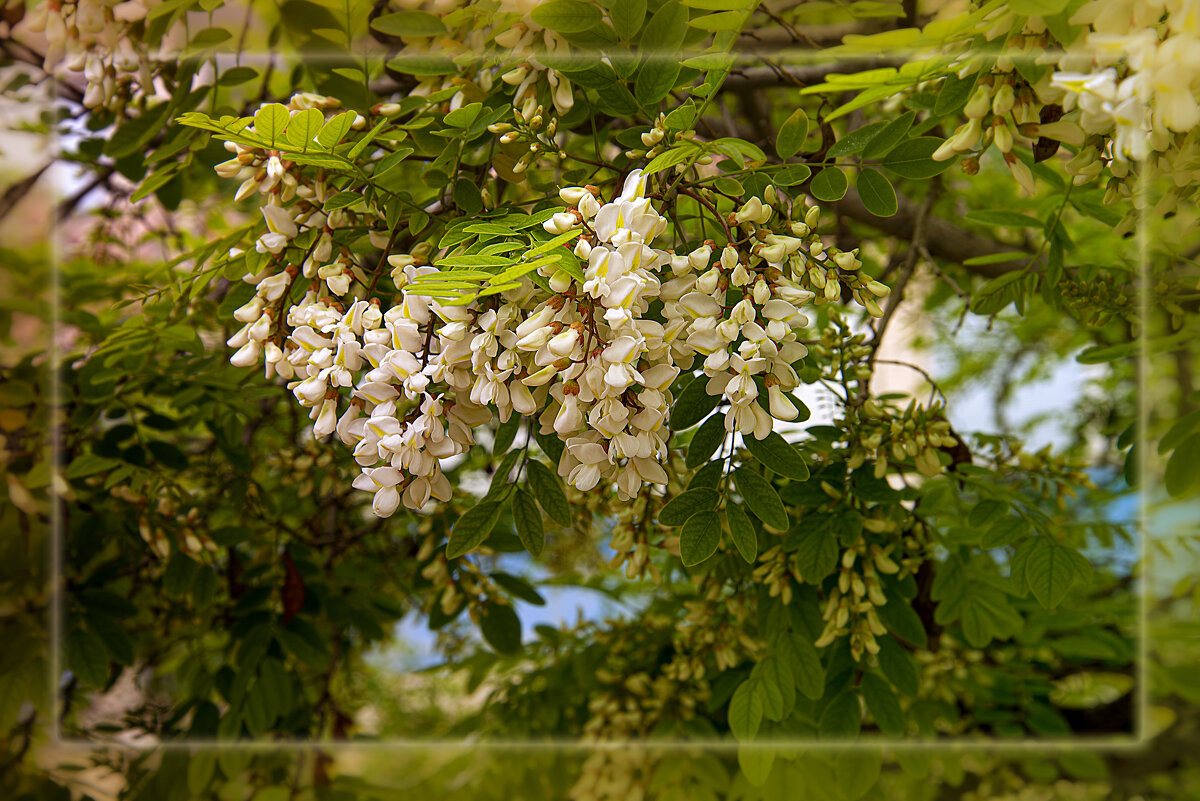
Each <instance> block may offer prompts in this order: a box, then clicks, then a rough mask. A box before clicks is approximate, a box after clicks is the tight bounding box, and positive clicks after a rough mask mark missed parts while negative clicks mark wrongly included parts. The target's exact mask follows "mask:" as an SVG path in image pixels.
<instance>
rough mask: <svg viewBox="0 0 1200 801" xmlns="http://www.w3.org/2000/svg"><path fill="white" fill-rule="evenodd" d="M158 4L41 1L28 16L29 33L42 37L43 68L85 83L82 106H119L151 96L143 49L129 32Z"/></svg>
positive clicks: (150, 1)
mask: <svg viewBox="0 0 1200 801" xmlns="http://www.w3.org/2000/svg"><path fill="white" fill-rule="evenodd" d="M158 4H159V0H47V1H46V2H43V3H40V4H38V5H37V6H36V7H35V8H33V9H32V10H31V11H30V16H29V19H28V28H29V30H31V31H33V32H36V33H41V34H43V35H44V36H45V38H46V53H45V61H44V66H45V69H46V71H47V72H49V73H53V72H54V71H55V70H56V69H57V68H58V66H59V65H60V64H62V65H65V66H66V67H67V69H69V70H71V71H72V72H79V73H82V74H83V76H84V78H85V79H86V80H87V88H86V89H85V91H84V95H83V105H85V106H87V107H88V108H90V109H108V110H110V111H112V110H116V109H118V108H119V107H121V106H122V105H123V104H124V103H126V102H127V101H128V100H130V99H135V98H137V97H139V96H140V95H141V94H142V93H144V92H147V91H149V92H150V93H153V85H154V80H153V67H152V65H151V63H150V61H151V60H150V57H149V53H148V50H147V46H146V45H145V43H144V42H142V40H141V38H140V37H139V36H137V35H136V34H135V32H134V31H133V30H132V29H133V27H134V26H135V25H137V24H138V23H141V22H142V21H143V20H144V19H145V18H146V14H147V12H149V11H150V10H151V9H153V8H154V7H155V6H157V5H158Z"/></svg>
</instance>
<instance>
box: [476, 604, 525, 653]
mask: <svg viewBox="0 0 1200 801" xmlns="http://www.w3.org/2000/svg"><path fill="white" fill-rule="evenodd" d="M479 630H480V632H481V633H482V634H483V638H484V639H485V640H487V643H488V645H490V646H492V648H494V649H495V650H496V651H497V652H499V653H502V654H515V653H518V652H519V651H520V650H521V618H519V617H518V616H517V613H516V610H514V609H513V608H512V607H511V606H509V605H508V604H501V603H496V602H494V601H493V602H491V603H486V604H484V605H483V606H482V607H481V609H480V612H479Z"/></svg>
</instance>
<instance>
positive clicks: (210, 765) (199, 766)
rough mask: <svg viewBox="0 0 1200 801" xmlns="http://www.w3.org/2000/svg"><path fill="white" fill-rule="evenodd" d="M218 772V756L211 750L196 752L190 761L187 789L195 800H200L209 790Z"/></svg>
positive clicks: (205, 749)
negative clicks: (209, 785)
mask: <svg viewBox="0 0 1200 801" xmlns="http://www.w3.org/2000/svg"><path fill="white" fill-rule="evenodd" d="M216 770H217V754H216V752H215V751H213V750H212V749H209V748H203V749H200V750H199V751H196V752H194V753H193V754H192V755H191V758H190V759H189V760H188V770H187V788H188V792H189V793H191V794H192V797H193V798H200V797H201V796H202V795H204V791H205V790H206V789H208V783H209V782H210V781H212V777H213V774H214V773H215V772H216Z"/></svg>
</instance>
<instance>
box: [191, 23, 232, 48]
mask: <svg viewBox="0 0 1200 801" xmlns="http://www.w3.org/2000/svg"><path fill="white" fill-rule="evenodd" d="M232 37H233V34H232V33H230V32H229V31H227V30H225V29H224V28H205V29H204V30H202V31H200V32H199V33H197V34H196V35H195V36H193V37H192V40H191V41H190V42H188V46H187V51H186V52H188V53H194V52H196V51H198V50H207V49H208V48H210V47H216V46H217V45H219V44H221V43H222V42H227V41H229V40H230V39H231V38H232Z"/></svg>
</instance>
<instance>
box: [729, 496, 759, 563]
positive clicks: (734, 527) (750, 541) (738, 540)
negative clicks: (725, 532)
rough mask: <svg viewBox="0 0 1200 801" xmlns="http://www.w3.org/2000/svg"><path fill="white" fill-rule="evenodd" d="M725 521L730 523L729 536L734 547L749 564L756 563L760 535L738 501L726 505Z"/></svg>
mask: <svg viewBox="0 0 1200 801" xmlns="http://www.w3.org/2000/svg"><path fill="white" fill-rule="evenodd" d="M725 521H726V522H727V523H728V524H729V537H730V539H732V540H733V545H734V547H736V548H737V550H738V553H740V554H741V555H742V558H743V559H745V560H746V561H747V562H748V563H749V564H754V560H755V558H756V557H757V556H758V535H757V534H756V533H755V532H754V524H753V523H751V522H750V518H749V517H748V516H747V515H746V513H745V512H744V511H743V510H742V507H741V506H739V505H738V504H736V503H730V504H728V505H727V506H726V507H725Z"/></svg>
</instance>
